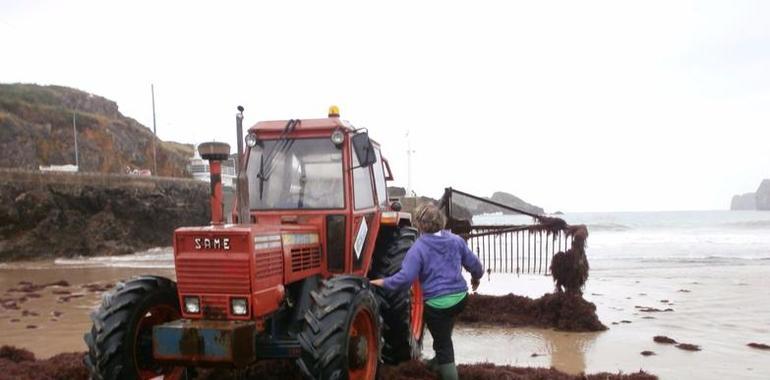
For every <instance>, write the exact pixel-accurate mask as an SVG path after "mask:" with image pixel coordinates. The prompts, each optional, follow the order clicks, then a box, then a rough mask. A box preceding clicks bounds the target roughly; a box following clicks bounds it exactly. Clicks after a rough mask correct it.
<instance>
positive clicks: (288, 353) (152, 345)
mask: <svg viewBox="0 0 770 380" xmlns="http://www.w3.org/2000/svg"><path fill="white" fill-rule="evenodd" d="M239 111H241V112H239V114H238V115H237V117H236V120H237V123H238V140H239V144H238V145H239V149H238V150H239V155H238V157H239V158H240V162H241V164H240V165H239V168H240V172H239V174H238V186H237V199H236V200H235V206H234V207H233V211H232V218H233V221H234V222H235V223H234V224H226V223H225V218H224V212H223V208H224V207H223V202H222V184H221V179H220V178H221V173H220V172H221V165H220V163H221V161H223V160H226V159H228V158H229V146H227V144H222V143H205V144H201V146H200V147H199V151H200V153H201V156H202V157H203V158H204V159H206V160H209V163H210V171H211V189H212V191H211V194H212V195H211V215H212V221H211V225H209V226H204V227H183V228H179V229H177V230H176V231H175V232H174V240H173V244H174V264H175V269H176V280H177V281H176V282H174V281H172V280H170V279H167V278H163V277H156V276H143V277H139V278H135V279H133V280H130V281H128V282H125V283H121V284H119V285H118V286H117V287H116V288H115V289H114V290H113V291H112V292H110V293H108V294H106V295H105V296H104V297H103V302H102V304H101V306H100V308H99V309H98V310H96V311H95V312H94V313H93V314H92V317H91V319H92V320H93V327H92V328H91V331H90V333H88V334H86V335H85V341H86V343H87V345H88V348H89V352H88V355H87V357H86V359H85V362H86V365H87V366H88V369H89V370H90V373H91V378H92V379H151V378H169V379H176V378H186V377H189V376H190V375H191V374H194V373H195V370H194V368H195V367H211V366H225V367H230V368H236V369H237V368H244V367H246V366H248V365H249V364H251V363H254V362H255V361H257V360H261V359H274V358H284V359H286V358H289V359H294V360H296V364H297V366H298V368H299V369H300V370H301V372H302V373H303V374H304V375H305V376H306V377H308V378H315V379H373V378H374V377H375V375H376V373H377V369H378V365H379V363H380V362H381V361H384V362H386V363H398V362H401V361H404V360H409V359H411V358H418V357H419V356H420V351H421V348H422V335H423V318H422V307H423V306H422V305H423V300H422V294H421V290H420V287H419V284H417V283H415V284H414V285H413V286H412V288H411V290H408V291H404V292H389V291H386V290H383V289H381V288H376V289H375V288H373V287H372V286H370V284H369V279H372V278H380V277H384V276H387V275H391V274H393V273H395V272H397V271H398V270H399V268H400V266H401V261H402V260H403V258H404V255H405V254H406V251H407V250H408V249H409V248H410V247H411V245H412V244H413V242H414V241H415V239H416V236H417V232H416V230H415V229H414V228H412V227H411V218H410V216H409V214H407V213H403V212H400V205H399V204H397V203H396V202H394V203H391V202H390V201H389V199H388V196H387V187H386V185H387V182H386V181H388V180H392V175H391V172H390V168H389V165H388V162H387V160H385V159H384V158H383V157H382V155H381V153H380V147H379V145H378V144H377V143H375V142H373V141H371V140H370V139H369V136H368V133H367V131H366V130H365V129H361V128H355V127H353V126H352V125H351V124H350V123H348V122H346V121H343V120H341V119H340V118H339V114H338V111H337V109H336V107H331V108H330V110H329V116H328V118H323V119H306V120H289V121H265V122H260V123H257V124H256V125H255V126H253V127H251V128H250V129H249V131H248V135H247V136H246V137H245V139H244V138H241V136H242V132H241V121H242V119H243V113H242V111H243V109H242V108H241V107H239ZM243 142H245V143H246V149H245V150H242V149H241V148H240V147H241V144H242V143H243Z"/></svg>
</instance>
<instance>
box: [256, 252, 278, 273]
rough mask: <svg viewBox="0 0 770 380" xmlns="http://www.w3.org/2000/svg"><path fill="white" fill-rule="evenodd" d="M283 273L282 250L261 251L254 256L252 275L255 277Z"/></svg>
mask: <svg viewBox="0 0 770 380" xmlns="http://www.w3.org/2000/svg"><path fill="white" fill-rule="evenodd" d="M281 274H283V252H282V251H273V252H261V253H257V254H256V255H255V256H254V277H255V278H257V279H261V278H267V277H270V276H275V275H281Z"/></svg>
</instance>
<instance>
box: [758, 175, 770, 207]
mask: <svg viewBox="0 0 770 380" xmlns="http://www.w3.org/2000/svg"><path fill="white" fill-rule="evenodd" d="M756 202H757V210H763V211H770V179H766V180H764V181H762V183H761V184H759V188H758V189H757V194H756Z"/></svg>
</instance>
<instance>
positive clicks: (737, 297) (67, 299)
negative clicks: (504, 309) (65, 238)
mask: <svg viewBox="0 0 770 380" xmlns="http://www.w3.org/2000/svg"><path fill="white" fill-rule="evenodd" d="M169 258H170V255H169V252H168V251H167V249H162V250H156V251H154V252H150V253H145V254H140V255H134V256H133V257H132V256H127V257H120V258H102V259H88V260H80V261H79V260H59V261H58V262H53V261H42V262H20V263H12V264H2V266H0V291H2V292H3V293H0V294H3V298H7V297H18V296H20V295H23V293H18V292H13V291H9V290H11V289H13V288H17V287H18V284H19V282H22V281H28V282H32V283H35V284H42V283H50V282H53V281H60V280H63V281H66V282H67V283H68V284H69V286H51V287H47V288H45V289H42V290H40V291H37V292H36V294H39V295H40V297H37V298H29V297H28V299H27V300H26V301H25V302H23V303H21V304H19V310H8V309H2V310H0V326H1V328H2V330H1V331H2V333H0V345H5V344H8V345H14V346H17V347H22V348H26V349H29V350H30V351H32V352H34V353H35V354H36V355H37V356H38V357H41V358H45V357H49V356H52V355H54V354H57V353H60V352H70V351H84V350H85V349H86V348H85V345H84V343H83V341H82V335H83V333H84V332H85V331H87V329H88V328H90V320H89V318H88V314H89V311H90V310H91V308H93V307H94V306H95V305H96V304H97V303H98V302H99V300H100V292H99V291H98V289H96V290H97V291H91V290H89V289H88V288H84V285H85V286H89V285H90V286H92V287H93V285H98V286H104V285H107V284H111V283H113V282H115V281H118V280H120V279H125V278H130V277H131V276H135V275H139V274H147V273H154V274H158V275H164V276H169V277H172V278H173V276H174V273H173V269H172V268H171V262H170V261H169ZM767 264H768V265H752V266H746V265H734V266H721V267H720V268H719V269H718V270H713V269H712V268H708V267H696V268H669V269H661V268H654V269H636V270H623V271H617V270H602V269H596V270H594V271H593V272H592V276H591V279H590V280H589V282H588V284H587V286H586V289H585V297H586V299H588V300H589V301H591V302H594V303H595V304H596V305H597V311H598V314H599V318H600V319H601V320H602V321H603V322H604V324H606V325H607V326H608V327H609V330H607V331H604V332H598V333H567V332H558V331H553V330H548V329H537V328H500V327H493V326H462V325H461V326H458V328H457V331H456V333H455V347H456V348H455V351H456V355H457V358H458V361H459V362H460V363H476V362H484V361H488V362H493V363H496V364H510V365H516V366H537V367H551V366H553V367H555V368H557V369H559V370H562V371H565V372H568V373H573V374H577V373H581V372H587V373H594V372H602V371H607V372H618V371H623V372H635V371H638V370H640V369H642V370H645V371H647V372H648V373H653V374H656V375H659V376H660V378H661V379H681V378H700V379H719V378H735V379H738V378H741V379H765V378H767V377H768V374H770V361H769V360H768V359H770V352H768V351H763V350H759V349H755V348H751V347H748V346H747V344H748V343H750V342H759V343H768V342H770V325H768V321H770V308H768V307H767V305H766V304H765V302H766V300H767V295H766V288H767V286H768V285H770V263H767ZM98 286H96V287H97V288H98ZM551 290H552V286H551V282H550V279H549V278H547V277H543V276H526V277H524V276H522V277H516V276H515V275H509V274H505V275H504V274H495V273H493V274H492V276H491V277H490V278H488V279H485V280H484V282H483V283H482V286H481V288H480V293H482V294H492V295H501V294H507V293H510V292H514V293H516V294H521V295H527V296H532V297H537V296H540V295H542V294H543V293H545V292H549V291H551ZM73 295H74V296H75V297H72V296H73ZM27 296H29V295H27ZM33 297H35V296H33ZM758 301H759V302H758ZM645 308H646V309H645ZM655 309H658V310H665V309H672V310H673V311H660V312H655V311H653V310H655ZM25 310H26V311H27V312H26V313H25ZM643 310H647V311H643ZM657 335H664V336H668V337H671V338H673V339H675V340H677V341H678V342H684V343H691V344H695V345H698V346H700V348H701V351H697V352H690V351H685V350H681V349H679V348H676V347H674V346H673V345H665V344H660V343H655V342H653V337H654V336H657ZM643 351H652V352H653V353H654V355H651V356H643V355H641V352H643ZM423 353H424V355H425V356H430V355H432V350H431V340H430V336H429V335H428V336H426V341H425V349H424V351H423Z"/></svg>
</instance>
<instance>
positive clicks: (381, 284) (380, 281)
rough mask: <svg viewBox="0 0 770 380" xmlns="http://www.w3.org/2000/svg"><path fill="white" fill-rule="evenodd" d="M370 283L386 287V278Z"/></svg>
mask: <svg viewBox="0 0 770 380" xmlns="http://www.w3.org/2000/svg"><path fill="white" fill-rule="evenodd" d="M369 283H370V284H372V285H374V286H379V287H383V286H385V279H384V278H378V279H376V280H371V281H369Z"/></svg>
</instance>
